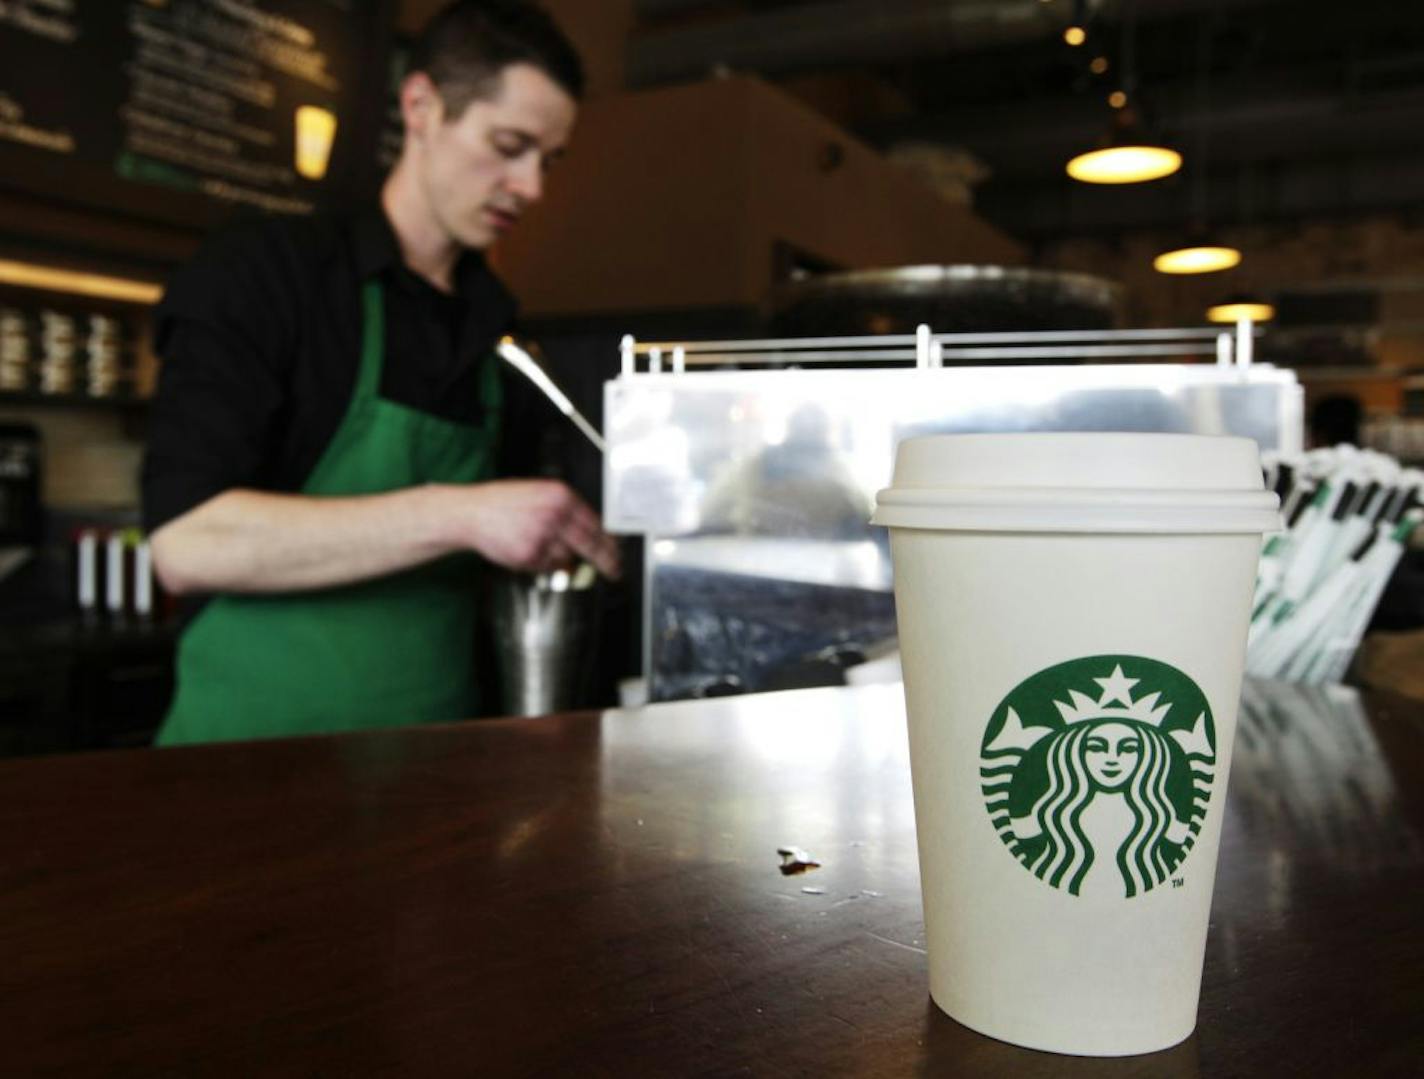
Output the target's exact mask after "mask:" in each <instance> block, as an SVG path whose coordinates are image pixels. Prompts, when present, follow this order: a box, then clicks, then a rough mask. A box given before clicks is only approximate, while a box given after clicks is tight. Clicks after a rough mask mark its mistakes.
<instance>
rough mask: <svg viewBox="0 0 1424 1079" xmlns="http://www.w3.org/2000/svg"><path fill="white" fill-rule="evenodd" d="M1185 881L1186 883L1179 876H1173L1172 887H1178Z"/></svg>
mask: <svg viewBox="0 0 1424 1079" xmlns="http://www.w3.org/2000/svg"><path fill="white" fill-rule="evenodd" d="M1185 883H1187V882H1186V881H1184V880H1183V879H1182V878H1181V877H1173V878H1172V887H1173V888H1180V887H1181V886H1182V885H1183V884H1185Z"/></svg>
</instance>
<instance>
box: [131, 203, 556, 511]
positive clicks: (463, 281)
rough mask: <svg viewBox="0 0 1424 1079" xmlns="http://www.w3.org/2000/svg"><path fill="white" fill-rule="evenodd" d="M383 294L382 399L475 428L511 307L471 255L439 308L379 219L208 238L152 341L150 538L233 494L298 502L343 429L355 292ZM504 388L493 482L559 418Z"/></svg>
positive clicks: (175, 285) (285, 225) (322, 220)
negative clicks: (156, 361)
mask: <svg viewBox="0 0 1424 1079" xmlns="http://www.w3.org/2000/svg"><path fill="white" fill-rule="evenodd" d="M373 277H375V278H378V279H379V280H380V281H381V282H382V284H383V285H384V286H385V315H386V317H385V325H386V330H385V335H386V356H385V365H384V367H383V370H382V374H381V396H382V397H384V398H386V399H387V400H390V401H394V402H396V403H398V404H402V405H408V406H410V407H412V408H416V409H419V410H421V411H423V412H429V413H433V414H434V415H437V416H440V417H442V418H445V419H450V420H456V421H458V422H462V423H475V422H479V421H480V420H481V419H482V418H483V417H482V406H481V403H480V395H479V374H480V370H481V367H482V365H483V363H484V361H485V359H486V358H487V357H488V355H489V353H490V350H491V348H492V347H493V346H494V344H495V342H496V341H497V340H498V338H499V337H500V335H501V334H504V333H506V332H508V330H509V328H510V326H511V324H512V323H513V320H514V315H515V303H514V300H513V298H512V297H511V296H510V294H509V293H508V291H506V289H505V288H504V286H503V285H502V284H501V283H500V281H499V279H498V278H496V277H495V276H494V274H493V273H492V272H491V271H490V269H489V267H488V266H487V265H486V264H485V261H484V258H483V257H482V256H481V255H480V254H479V253H478V252H474V251H470V252H467V253H466V254H465V255H464V256H463V257H462V258H461V259H460V261H459V263H458V264H457V265H456V268H455V291H454V293H453V294H446V293H442V292H440V291H439V290H438V289H436V288H434V287H433V286H432V285H430V284H429V282H427V281H426V280H424V279H423V278H421V277H419V276H418V275H416V274H415V273H413V272H411V271H410V270H409V269H408V268H407V267H406V266H405V264H404V262H403V261H402V259H401V256H400V249H399V247H398V245H397V242H396V237H395V234H394V233H393V232H392V231H391V227H390V224H389V223H388V222H387V221H386V218H385V215H384V214H383V213H382V212H381V211H380V209H379V208H376V207H372V208H370V209H369V210H367V211H365V212H363V213H361V214H359V215H356V216H352V217H313V218H299V219H280V220H267V221H261V222H254V223H250V224H248V225H246V226H245V227H243V228H240V229H233V230H230V231H228V232H225V233H221V234H219V235H217V236H215V237H214V238H213V239H211V240H210V241H209V242H208V243H207V244H206V245H205V246H204V248H203V250H202V251H201V252H200V253H199V254H198V256H197V257H196V258H195V259H194V260H193V261H192V262H191V263H189V264H188V265H187V266H185V267H184V268H183V269H182V270H180V271H179V272H178V274H177V275H176V276H175V277H174V278H173V280H172V281H171V282H170V284H169V286H168V289H167V292H166V293H165V295H164V297H163V302H162V303H161V304H160V305H159V308H158V311H157V316H156V319H155V327H154V343H155V347H156V349H157V352H158V354H159V356H160V357H161V358H162V361H163V362H162V366H161V368H160V373H159V381H158V391H157V394H156V397H155V400H154V404H153V408H152V410H151V413H150V419H149V432H148V448H147V453H146V455H145V458H144V467H143V502H144V514H143V515H144V526H145V527H146V528H147V529H148V530H149V531H153V530H155V529H157V528H158V527H159V526H161V525H163V524H164V523H165V522H167V521H170V520H172V519H173V518H174V517H177V516H179V515H181V514H183V513H185V512H187V511H188V510H190V509H192V508H193V507H195V506H197V505H199V504H200V503H202V502H205V501H206V500H207V499H209V498H211V497H213V496H214V495H217V494H220V493H221V492H223V491H225V490H228V489H230V488H233V487H249V488H257V489H260V490H268V491H285V492H293V491H298V490H300V489H301V488H302V486H303V484H304V483H305V482H306V480H307V477H308V476H309V475H310V473H311V471H312V470H313V469H314V468H315V467H316V464H317V461H318V460H319V459H320V457H321V455H322V452H323V451H324V450H325V448H326V446H327V443H328V442H330V441H331V438H332V436H333V435H335V433H336V430H337V428H338V427H339V426H340V425H341V421H342V419H343V418H344V417H345V414H346V408H347V405H348V404H349V403H350V398H351V392H352V389H353V387H354V386H355V383H356V372H357V370H358V368H359V366H360V356H361V331H362V308H361V288H362V285H363V283H364V282H365V281H367V280H369V279H371V278H373ZM500 371H501V376H502V378H503V381H504V391H505V392H504V400H505V406H504V421H503V430H504V437H503V440H502V445H501V448H500V461H499V472H500V474H501V475H506V476H510V475H531V474H533V473H534V472H535V471H536V470H537V445H538V433H539V431H540V429H541V427H545V426H547V425H548V424H549V423H550V421H551V418H552V417H555V416H557V413H556V412H555V411H554V409H553V408H552V406H550V405H548V403H547V402H545V401H544V399H543V398H542V396H540V395H539V394H538V392H537V391H536V390H534V389H533V387H531V386H530V385H529V384H528V382H526V381H525V380H524V379H523V378H522V377H521V376H519V375H518V374H517V373H516V372H514V371H512V370H510V369H509V368H508V367H506V366H505V365H503V364H501V365H500Z"/></svg>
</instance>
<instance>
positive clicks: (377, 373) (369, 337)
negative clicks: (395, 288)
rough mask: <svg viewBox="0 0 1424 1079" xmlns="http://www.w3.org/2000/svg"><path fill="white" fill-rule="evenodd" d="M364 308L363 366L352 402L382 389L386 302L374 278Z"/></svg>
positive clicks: (364, 295)
mask: <svg viewBox="0 0 1424 1079" xmlns="http://www.w3.org/2000/svg"><path fill="white" fill-rule="evenodd" d="M361 309H362V313H363V322H362V331H361V368H360V370H359V371H358V372H357V374H356V388H355V390H354V391H352V394H351V400H352V403H355V402H356V401H366V400H371V399H372V398H375V397H377V396H378V395H379V394H380V392H381V358H382V355H383V354H384V352H385V350H386V303H385V293H384V292H383V291H382V289H381V283H380V281H378V280H375V279H372V280H370V281H367V282H366V284H365V285H363V286H362V288H361Z"/></svg>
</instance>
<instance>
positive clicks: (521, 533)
mask: <svg viewBox="0 0 1424 1079" xmlns="http://www.w3.org/2000/svg"><path fill="white" fill-rule="evenodd" d="M441 490H442V493H443V495H444V497H445V498H446V499H447V500H448V501H449V503H450V504H451V507H452V512H453V515H454V521H455V528H456V530H457V531H456V533H455V537H454V538H455V539H456V541H457V542H458V543H459V544H460V545H461V546H465V547H469V548H471V549H473V550H475V551H478V552H479V553H480V554H482V555H484V557H485V558H487V559H489V560H490V561H491V562H493V563H495V564H496V565H499V566H504V567H505V568H506V569H513V570H523V571H526V572H531V573H539V572H544V571H546V570H551V569H561V568H568V567H569V566H571V565H572V564H573V563H575V562H577V561H578V560H579V559H584V560H587V561H589V562H592V563H593V565H594V567H595V568H596V569H597V570H598V571H599V572H600V573H601V574H603V575H604V576H605V577H611V578H615V579H616V578H618V577H619V576H621V575H622V564H621V561H620V559H619V555H618V544H617V541H616V540H614V539H613V537H612V536H610V535H608V533H606V532H604V531H603V526H602V525H601V524H600V522H599V520H598V515H597V514H595V513H594V512H593V510H592V509H590V508H589V506H588V504H587V503H585V502H584V501H583V500H582V499H580V498H579V497H578V495H576V494H574V492H573V491H572V490H570V489H569V488H568V487H567V486H565V485H564V484H562V483H559V482H558V481H556V480H496V481H494V482H491V483H480V484H473V485H471V486H469V487H444V488H442V489H441Z"/></svg>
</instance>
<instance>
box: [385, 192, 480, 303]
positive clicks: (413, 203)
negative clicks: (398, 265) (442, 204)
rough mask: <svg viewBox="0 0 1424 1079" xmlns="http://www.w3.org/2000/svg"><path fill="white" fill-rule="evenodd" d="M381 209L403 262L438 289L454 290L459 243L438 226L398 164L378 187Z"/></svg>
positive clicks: (459, 250) (444, 290)
mask: <svg viewBox="0 0 1424 1079" xmlns="http://www.w3.org/2000/svg"><path fill="white" fill-rule="evenodd" d="M381 208H382V209H384V210H385V212H386V220H388V221H389V222H390V223H391V229H392V230H393V231H394V232H395V234H396V243H397V244H399V245H400V252H401V259H402V260H403V261H404V262H405V264H406V265H407V266H409V267H410V269H411V270H412V272H414V273H416V274H418V275H419V276H421V277H423V278H425V280H427V281H429V282H430V283H431V284H432V285H434V286H435V287H436V288H437V289H439V290H440V291H441V292H454V291H455V263H456V262H457V261H458V260H459V258H460V254H461V248H460V245H459V244H457V243H455V242H454V241H453V240H451V239H450V236H449V234H448V233H446V232H445V230H444V229H443V228H441V227H440V224H439V222H438V221H436V220H435V217H434V215H433V214H432V213H431V212H430V210H429V207H428V205H427V204H426V202H425V200H424V198H423V197H422V194H421V192H420V191H419V190H417V189H416V187H415V184H414V182H413V181H412V179H411V176H410V173H409V172H408V171H407V170H405V169H403V168H402V167H401V166H400V165H399V164H397V166H396V168H395V169H394V171H392V173H391V175H390V177H389V178H388V179H387V180H386V182H385V185H384V186H383V187H382V188H381Z"/></svg>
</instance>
